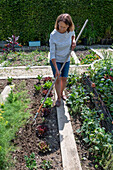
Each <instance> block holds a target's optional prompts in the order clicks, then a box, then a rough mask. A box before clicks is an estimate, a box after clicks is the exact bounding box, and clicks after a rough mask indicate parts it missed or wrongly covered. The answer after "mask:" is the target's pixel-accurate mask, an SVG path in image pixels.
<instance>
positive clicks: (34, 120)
mask: <svg viewBox="0 0 113 170" xmlns="http://www.w3.org/2000/svg"><path fill="white" fill-rule="evenodd" d="M87 22H88V19H87V20H86V21H85V23H84V25H83V27H82V28H81V31H80V33H79V34H78V36H77V38H76V40H75V42H76V43H77V41H78V39H79V38H80V36H81V34H82V32H83V30H84V28H85V26H86V24H87ZM70 54H71V49H70V52H69V54H68V55H67V57H66V60H65V62H64V63H63V65H62V67H61V69H60V74H61V71H62V69H63V67H64V65H65V63H66V61H67V59H68V57H69V56H70ZM57 78H58V76H57V77H55V80H54V82H53V84H52V85H51V87H50V89H49V91H48V93H47V94H46V96H45V98H44V100H43V102H42V104H41V105H40V107H39V109H38V111H37V113H36V115H35V117H34V119H33V121H34V123H33V125H35V124H36V118H37V115H38V114H39V112H40V110H41V108H42V106H43V105H44V102H45V101H46V99H47V97H48V95H49V93H50V91H51V89H52V88H53V86H54V84H55V82H56V80H57Z"/></svg>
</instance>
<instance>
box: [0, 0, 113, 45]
mask: <svg viewBox="0 0 113 170" xmlns="http://www.w3.org/2000/svg"><path fill="white" fill-rule="evenodd" d="M61 13H69V14H70V15H71V16H72V19H73V22H74V24H75V31H76V33H78V31H79V30H80V28H81V27H82V25H83V23H84V22H85V20H86V19H87V18H88V19H89V22H88V25H87V29H88V30H89V28H90V27H93V30H95V32H96V33H95V34H96V35H95V36H96V37H100V38H102V37H105V36H106V35H105V34H106V29H107V30H108V32H109V33H110V36H113V30H112V28H113V22H112V18H113V2H112V0H82V1H81V0H54V1H53V0H1V1H0V23H1V24H0V40H5V39H7V37H10V36H11V35H12V34H15V35H16V36H20V39H19V41H20V42H21V43H22V44H23V45H25V44H28V42H29V41H34V40H40V41H41V43H42V44H46V43H47V42H48V40H49V35H50V33H51V31H52V30H53V29H54V24H55V20H56V18H57V16H58V15H60V14H61ZM90 30H91V29H90ZM88 34H91V31H89V33H88ZM82 36H85V35H84V34H82Z"/></svg>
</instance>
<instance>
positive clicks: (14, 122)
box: [0, 85, 30, 170]
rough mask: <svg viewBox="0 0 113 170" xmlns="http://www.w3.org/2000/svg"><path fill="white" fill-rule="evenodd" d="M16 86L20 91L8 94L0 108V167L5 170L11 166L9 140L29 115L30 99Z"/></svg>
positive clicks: (11, 148)
mask: <svg viewBox="0 0 113 170" xmlns="http://www.w3.org/2000/svg"><path fill="white" fill-rule="evenodd" d="M22 86H23V85H20V87H18V89H19V91H20V92H17V91H16V92H15V93H14V92H13V91H11V93H10V94H9V96H8V98H7V101H6V102H5V104H3V103H2V104H1V108H0V169H2V170H6V169H8V168H9V167H10V166H11V164H12V163H11V157H10V152H11V151H13V150H14V147H13V146H12V145H11V140H12V139H14V138H15V137H16V132H17V131H18V130H19V128H20V127H22V126H23V125H24V124H25V122H26V120H27V119H28V118H29V117H30V113H29V110H28V109H27V108H28V105H29V102H30V100H29V99H28V94H27V91H25V89H24V90H22V89H21V87H22Z"/></svg>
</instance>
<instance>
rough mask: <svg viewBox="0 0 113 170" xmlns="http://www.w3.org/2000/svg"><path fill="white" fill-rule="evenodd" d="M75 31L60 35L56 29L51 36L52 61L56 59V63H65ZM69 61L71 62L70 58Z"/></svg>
mask: <svg viewBox="0 0 113 170" xmlns="http://www.w3.org/2000/svg"><path fill="white" fill-rule="evenodd" d="M72 36H75V32H74V31H72V32H71V31H70V32H69V33H68V32H65V33H59V32H58V31H57V30H56V29H54V30H53V31H52V33H51V34H50V60H51V59H54V58H55V59H56V62H60V63H64V61H65V59H66V57H67V55H68V53H69V51H70V47H71V42H72ZM67 61H70V57H69V58H68V60H67Z"/></svg>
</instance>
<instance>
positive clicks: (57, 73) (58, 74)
mask: <svg viewBox="0 0 113 170" xmlns="http://www.w3.org/2000/svg"><path fill="white" fill-rule="evenodd" d="M57 76H58V77H59V76H60V72H59V70H58V69H56V73H55V77H57Z"/></svg>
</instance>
